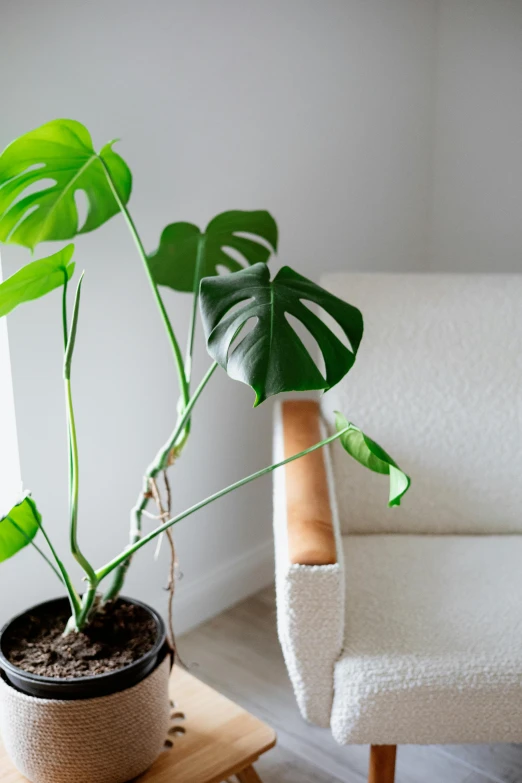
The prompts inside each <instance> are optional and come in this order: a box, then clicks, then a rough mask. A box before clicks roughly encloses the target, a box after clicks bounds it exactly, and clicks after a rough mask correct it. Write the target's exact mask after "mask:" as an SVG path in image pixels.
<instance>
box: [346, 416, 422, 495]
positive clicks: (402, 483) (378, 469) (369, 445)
mask: <svg viewBox="0 0 522 783" xmlns="http://www.w3.org/2000/svg"><path fill="white" fill-rule="evenodd" d="M335 427H336V429H337V432H340V431H341V430H344V429H345V428H346V427H349V429H348V431H347V432H345V433H344V434H343V435H341V437H340V441H341V444H342V446H343V448H344V450H345V451H346V452H348V454H349V455H350V456H351V457H353V458H354V459H356V460H357V462H360V463H361V465H364V467H365V468H368V470H373V471H374V473H383V474H385V475H389V477H390V499H389V501H388V505H389V506H400V504H401V498H402V496H403V495H404V494H405V493H406V492H407V491H408V488H409V486H410V477H409V476H407V475H406V473H404V472H403V471H402V470H401V469H400V468H399V466H398V465H397V463H396V462H394V461H393V459H392V458H391V457H390V455H389V454H387V453H386V452H385V451H384V449H383V448H381V447H380V446H379V444H378V443H375V441H374V440H372V439H371V438H369V437H368V436H367V435H365V434H364V432H363V431H362V430H360V429H359V427H356V426H355V424H351V423H350V422H349V421H347V419H346V417H345V416H343V414H342V413H339V411H336V414H335Z"/></svg>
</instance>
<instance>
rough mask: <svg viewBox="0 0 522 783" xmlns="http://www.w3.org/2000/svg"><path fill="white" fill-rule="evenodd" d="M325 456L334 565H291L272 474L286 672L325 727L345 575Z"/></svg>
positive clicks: (313, 718) (279, 475)
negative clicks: (330, 505) (334, 535)
mask: <svg viewBox="0 0 522 783" xmlns="http://www.w3.org/2000/svg"><path fill="white" fill-rule="evenodd" d="M282 430H283V428H282V420H281V405H280V404H279V405H276V409H275V423H274V461H275V462H279V461H280V460H282V459H283V453H284V449H283V431H282ZM324 453H325V460H326V470H327V476H328V478H329V485H330V490H331V494H330V499H331V503H332V512H333V518H334V525H335V532H336V540H337V554H338V557H337V560H338V562H337V563H335V564H334V565H325V566H306V565H292V564H291V563H290V558H289V552H288V537H287V516H286V493H285V469H284V468H281V469H279V470H276V471H275V472H274V538H275V548H276V591H277V625H278V633H279V640H280V642H281V647H282V649H283V653H284V656H285V661H286V665H287V668H288V673H289V675H290V679H291V681H292V685H293V687H294V692H295V695H296V699H297V703H298V705H299V708H300V710H301V713H302V715H303V716H304V717H305V718H306V719H307V720H309V721H310V722H311V723H316V724H317V725H319V726H329V725H330V716H331V709H332V699H333V677H334V665H335V662H336V661H337V660H338V658H339V655H340V653H341V649H342V643H343V628H344V575H343V565H342V545H341V540H340V536H339V535H338V530H339V525H338V517H337V508H336V503H335V498H334V494H333V486H332V471H331V465H330V463H329V458H328V454H327V453H326V452H324Z"/></svg>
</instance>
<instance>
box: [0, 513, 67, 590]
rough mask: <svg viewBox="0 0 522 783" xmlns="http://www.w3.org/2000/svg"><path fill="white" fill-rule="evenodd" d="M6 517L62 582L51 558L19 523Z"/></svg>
mask: <svg viewBox="0 0 522 783" xmlns="http://www.w3.org/2000/svg"><path fill="white" fill-rule="evenodd" d="M6 519H8V520H9V522H10V523H11V524H12V525H13V527H15V528H16V529H17V531H18V532H19V533H20V535H22V536H23V537H24V538H25V540H26V541H27V543H28V544H31V546H32V547H33V549H35V550H36V551H37V552H38V554H39V555H40V557H43V559H44V560H45V562H46V563H47V565H48V566H49V568H52V570H53V571H54V573H55V574H56V576H57V577H58V579H59V580H60V582H61V583H62V584H63V579H62V576H61V574H60V572H59V571H58V569H57V568H56V566H55V565H54V563H53V562H52V561H51V559H50V558H48V557H47V555H46V554H45V552H44V551H43V550H42V549H40V547H39V546H38V544H35V543H34V541H33V540H32V539H31V537H30V536H28V535H27V533H26V532H25V530H24V529H23V528H21V527H20V525H18V524H17V523H16V522H15V521H14V519H11V517H6Z"/></svg>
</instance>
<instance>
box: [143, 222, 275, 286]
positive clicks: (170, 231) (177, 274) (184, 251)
mask: <svg viewBox="0 0 522 783" xmlns="http://www.w3.org/2000/svg"><path fill="white" fill-rule="evenodd" d="M245 235H248V236H245ZM260 240H264V242H265V243H266V244H264V243H263V242H262V241H260ZM267 244H268V246H269V247H267V246H266V245H267ZM229 248H231V249H232V250H234V251H236V253H239V254H240V256H241V257H242V258H243V261H244V264H240V263H239V262H238V261H237V260H236V259H235V258H233V257H232V256H231V255H230V254H229V253H228V252H227V249H229ZM276 250H277V224H276V222H275V220H274V218H273V217H272V215H270V213H269V212H265V211H264V210H257V211H254V212H240V211H239V210H233V211H232V212H223V213H221V215H217V216H216V217H215V218H214V219H213V220H211V221H210V223H209V224H208V226H207V227H206V229H205V231H204V232H202V231H200V230H199V228H198V227H197V226H195V225H193V224H192V223H171V224H170V225H169V226H167V227H166V228H165V229H164V231H163V233H162V235H161V239H160V244H159V247H158V249H157V250H156V252H155V253H152V254H151V255H150V256H149V264H150V268H151V271H152V274H153V276H154V279H155V281H156V283H157V284H158V285H165V286H168V287H169V288H174V290H176V291H193V290H197V287H198V286H199V281H200V280H201V278H203V277H211V276H213V275H217V274H219V267H220V266H221V267H224V268H226V269H228V270H229V271H230V272H237V271H238V270H240V269H243V266H244V265H247V264H256V263H258V262H263V263H266V262H267V261H268V259H269V258H270V254H271V253H272V252H275V251H276Z"/></svg>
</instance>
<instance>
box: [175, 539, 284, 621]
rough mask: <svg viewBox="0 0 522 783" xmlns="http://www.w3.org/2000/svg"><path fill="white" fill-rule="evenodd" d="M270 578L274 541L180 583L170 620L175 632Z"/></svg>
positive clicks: (212, 613)
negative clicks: (189, 580) (187, 582)
mask: <svg viewBox="0 0 522 783" xmlns="http://www.w3.org/2000/svg"><path fill="white" fill-rule="evenodd" d="M273 581H274V542H273V541H272V540H270V541H266V542H265V543H263V544H259V545H258V546H256V547H254V548H253V549H251V550H249V551H248V552H245V554H244V555H242V556H241V557H238V558H235V559H234V560H229V561H228V562H226V563H222V564H221V565H219V566H218V567H217V568H215V569H214V570H213V571H211V572H210V573H207V574H205V575H204V576H202V577H201V578H200V579H196V580H194V581H193V582H190V583H189V584H183V582H181V583H180V585H179V587H178V594H177V596H176V599H175V607H174V622H175V624H176V629H177V632H178V634H183V633H186V631H189V630H190V629H191V628H194V627H195V626H196V625H200V623H203V622H205V620H209V619H210V618H211V617H215V615H217V614H219V613H220V612H223V611H224V610H225V609H228V608H229V607H230V606H232V605H233V604H236V603H238V602H239V601H242V600H243V599H244V598H248V596H249V595H252V593H256V592H257V591H258V590H261V589H262V588H263V587H267V586H268V585H269V584H271V583H272V582H273Z"/></svg>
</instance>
